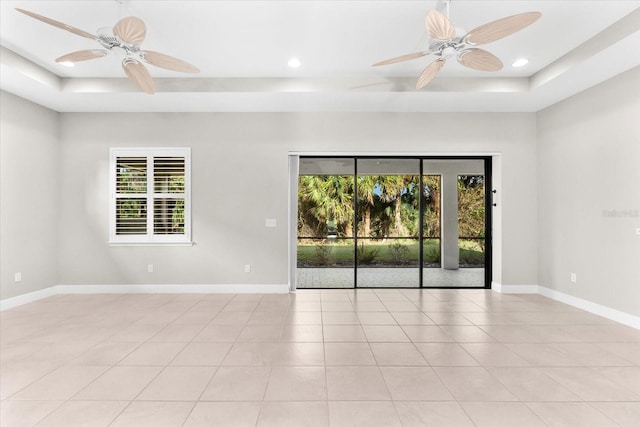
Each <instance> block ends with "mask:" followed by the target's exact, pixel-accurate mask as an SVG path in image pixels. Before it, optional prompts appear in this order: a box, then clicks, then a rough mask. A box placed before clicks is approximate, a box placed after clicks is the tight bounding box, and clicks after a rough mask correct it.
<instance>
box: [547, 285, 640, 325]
mask: <svg viewBox="0 0 640 427" xmlns="http://www.w3.org/2000/svg"><path fill="white" fill-rule="evenodd" d="M538 293H539V294H540V295H544V296H545V297H548V298H551V299H554V300H556V301H560V302H563V303H565V304H569V305H572V306H574V307H577V308H581V309H582V310H585V311H588V312H589V313H593V314H597V315H598V316H602V317H604V318H607V319H609V320H613V321H615V322H618V323H622V324H624V325H627V326H631V327H632V328H636V329H640V316H634V315H633V314H629V313H625V312H623V311H620V310H616V309H615V308H611V307H607V306H605V305H601V304H597V303H595V302H591V301H587V300H585V299H582V298H578V297H574V296H572V295H568V294H565V293H563V292H559V291H556V290H554V289H549V288H545V287H544V286H538Z"/></svg>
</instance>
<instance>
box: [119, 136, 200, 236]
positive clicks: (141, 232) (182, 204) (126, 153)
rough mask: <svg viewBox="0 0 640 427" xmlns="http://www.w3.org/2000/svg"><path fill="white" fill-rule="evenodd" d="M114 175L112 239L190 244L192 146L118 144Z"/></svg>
mask: <svg viewBox="0 0 640 427" xmlns="http://www.w3.org/2000/svg"><path fill="white" fill-rule="evenodd" d="M111 177H112V178H111V188H112V191H111V206H110V211H111V215H110V218H111V224H110V242H111V243H124V244H127V243H129V244H160V243H190V240H191V237H190V197H189V196H190V189H189V187H190V149H189V148H152V149H142V148H114V149H112V150H111Z"/></svg>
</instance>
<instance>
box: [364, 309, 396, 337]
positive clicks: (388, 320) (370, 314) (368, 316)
mask: <svg viewBox="0 0 640 427" xmlns="http://www.w3.org/2000/svg"><path fill="white" fill-rule="evenodd" d="M358 319H359V320H360V324H361V325H397V322H396V319H395V318H394V317H393V316H392V315H391V314H389V313H381V312H375V311H359V312H358ZM365 333H366V329H365Z"/></svg>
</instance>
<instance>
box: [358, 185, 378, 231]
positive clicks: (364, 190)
mask: <svg viewBox="0 0 640 427" xmlns="http://www.w3.org/2000/svg"><path fill="white" fill-rule="evenodd" d="M379 182H380V177H378V176H373V175H364V176H359V177H358V202H359V204H360V205H361V206H362V209H363V210H364V212H363V213H362V236H363V237H370V236H371V207H372V206H373V205H374V203H375V194H374V190H375V189H376V187H379Z"/></svg>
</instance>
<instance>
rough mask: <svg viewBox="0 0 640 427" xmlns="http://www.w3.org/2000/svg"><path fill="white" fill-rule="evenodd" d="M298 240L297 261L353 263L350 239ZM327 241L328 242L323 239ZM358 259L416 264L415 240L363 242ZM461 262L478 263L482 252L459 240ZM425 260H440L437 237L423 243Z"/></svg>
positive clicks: (370, 262)
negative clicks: (322, 241) (321, 241)
mask: <svg viewBox="0 0 640 427" xmlns="http://www.w3.org/2000/svg"><path fill="white" fill-rule="evenodd" d="M303 242H304V240H303V241H299V242H298V263H300V264H301V265H305V266H309V267H311V266H332V265H334V266H335V265H353V242H351V241H349V240H338V241H328V243H324V244H318V243H317V241H315V242H313V243H311V242H310V243H303ZM325 242H327V241H325ZM358 246H359V248H358V252H359V253H358V259H359V260H360V263H361V264H376V265H380V266H384V265H407V264H411V265H416V264H418V258H419V251H418V249H419V247H418V243H417V242H413V241H410V240H409V241H402V240H395V241H394V240H389V241H387V242H380V241H364V242H361V243H359V244H358ZM460 246H461V247H460V263H461V264H462V265H466V264H468V265H474V266H476V265H477V266H481V265H482V264H483V261H484V253H483V251H482V250H481V248H480V247H479V245H478V243H477V242H473V241H461V242H460ZM424 261H425V263H431V264H438V263H439V262H440V241H439V240H438V239H431V240H426V241H425V242H424Z"/></svg>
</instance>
